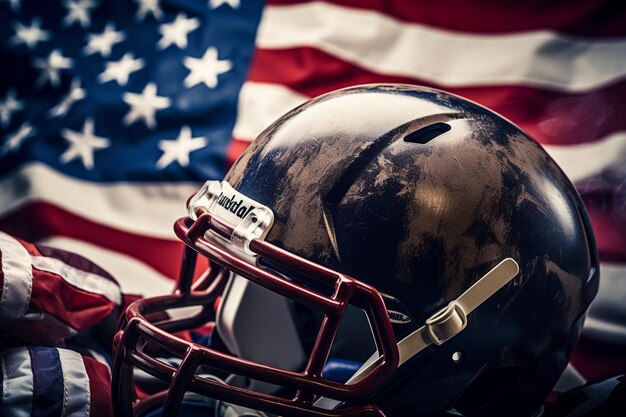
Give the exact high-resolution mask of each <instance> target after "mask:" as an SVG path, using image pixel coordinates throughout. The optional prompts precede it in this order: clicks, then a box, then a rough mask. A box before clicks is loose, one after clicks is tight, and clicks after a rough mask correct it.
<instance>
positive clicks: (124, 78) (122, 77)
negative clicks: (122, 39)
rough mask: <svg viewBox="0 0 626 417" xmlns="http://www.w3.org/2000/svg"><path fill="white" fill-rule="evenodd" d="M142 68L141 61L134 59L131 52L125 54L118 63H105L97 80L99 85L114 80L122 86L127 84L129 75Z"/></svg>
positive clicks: (142, 63)
mask: <svg viewBox="0 0 626 417" xmlns="http://www.w3.org/2000/svg"><path fill="white" fill-rule="evenodd" d="M143 67H144V61H143V59H141V58H137V59H135V57H134V55H133V54H132V53H131V52H127V53H126V54H124V56H123V57H122V59H120V60H119V61H111V62H107V67H106V69H105V70H104V71H103V72H102V73H101V74H100V75H99V76H98V78H99V79H100V82H101V83H106V82H108V81H111V80H115V81H117V83H118V84H119V85H121V86H124V85H126V84H127V83H128V77H129V76H130V74H131V73H133V72H135V71H139V70H140V69H142V68H143Z"/></svg>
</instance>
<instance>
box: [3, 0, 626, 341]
mask: <svg viewBox="0 0 626 417" xmlns="http://www.w3.org/2000/svg"><path fill="white" fill-rule="evenodd" d="M0 38H1V39H2V40H3V43H2V46H0V71H1V74H2V76H1V77H0V140H1V142H0V229H1V230H4V231H6V232H8V233H10V234H12V235H14V236H17V237H20V238H23V239H26V240H29V241H32V242H40V243H46V244H49V245H52V246H56V247H60V248H63V249H67V250H73V251H76V252H78V253H80V254H82V255H84V256H86V257H88V258H90V259H92V260H94V261H95V262H96V263H98V264H99V265H101V266H102V267H104V268H105V269H106V270H108V271H109V272H110V273H111V274H112V275H114V276H115V277H116V278H117V279H118V280H120V282H121V284H122V287H123V289H124V291H125V292H130V293H140V294H144V295H153V294H160V293H164V292H167V291H169V290H170V289H171V287H172V278H174V277H175V276H176V273H177V269H178V262H179V259H180V250H181V244H180V243H179V242H177V240H176V239H175V237H174V235H173V232H172V226H171V225H172V223H173V221H174V220H175V219H176V218H178V217H180V216H182V215H184V203H185V201H186V199H187V197H188V196H189V195H191V194H192V193H193V192H195V191H196V190H197V188H198V185H199V184H200V183H201V182H203V181H205V180H207V179H219V178H221V177H222V176H223V174H224V173H225V170H226V169H227V167H228V165H229V164H230V163H232V161H234V159H236V157H237V156H238V155H239V154H240V153H241V152H242V150H243V149H244V148H245V147H246V146H247V144H248V143H250V141H251V140H253V139H254V137H255V136H256V135H257V134H258V133H260V132H261V130H263V128H265V127H266V126H267V125H269V124H270V123H271V122H272V121H273V120H274V119H276V118H277V117H279V116H280V115H281V114H283V113H285V112H286V111H287V110H289V109H291V108H292V107H294V106H296V105H298V104H300V103H302V102H303V101H305V100H306V99H308V98H310V97H313V96H316V95H318V94H321V93H325V92H328V91H331V90H334V89H337V88H341V87H346V86H349V85H354V84H362V83H374V82H399V83H410V84H421V85H426V86H431V87H435V88H440V89H444V90H448V91H450V92H452V93H455V94H459V95H461V96H464V97H467V98H469V99H471V100H474V101H476V102H479V103H481V104H483V105H485V106H487V107H489V108H491V109H493V110H495V111H496V112H498V113H500V114H502V115H504V116H505V117H507V118H509V119H510V120H512V121H513V122H515V123H517V124H518V125H519V126H520V127H522V128H523V129H524V130H526V131H527V132H528V133H529V134H531V135H532V136H533V137H535V138H536V139H537V140H538V141H539V142H541V143H542V144H543V145H544V146H545V148H546V150H547V151H548V152H549V153H550V154H551V155H552V157H553V158H554V159H555V160H556V161H557V162H558V163H559V164H560V165H561V167H562V168H563V169H564V171H565V172H566V173H567V174H568V175H569V177H570V178H571V180H572V181H573V182H574V183H575V184H576V186H577V188H578V190H579V192H580V193H581V195H582V196H583V199H584V201H585V204H586V206H587V209H588V211H589V214H590V217H591V221H592V224H593V227H594V230H595V233H596V239H597V242H598V247H599V251H600V256H601V259H602V279H603V281H602V282H603V284H602V285H603V287H602V288H601V290H600V295H601V296H602V294H604V296H603V297H604V299H605V304H603V305H602V306H601V307H600V308H596V310H597V312H599V313H598V314H599V316H598V315H596V316H593V315H592V319H591V320H588V323H589V324H588V329H589V330H588V332H590V334H591V335H593V334H594V331H596V330H597V328H598V326H600V327H602V326H606V325H607V323H608V325H609V326H611V325H612V326H614V328H615V329H614V330H615V331H614V332H613V333H611V334H612V335H613V336H614V337H616V340H618V339H619V340H621V342H623V343H626V330H625V329H626V327H625V326H626V325H625V323H624V321H623V319H622V322H619V320H617V315H616V314H615V313H614V310H611V308H613V309H615V308H620V307H619V306H623V305H626V290H624V289H623V288H624V282H626V3H624V2H623V1H621V0H617V1H611V0H597V1H596V0H582V1H579V2H571V1H565V0H562V1H549V2H547V1H540V0H536V1H520V2H517V3H512V2H503V1H497V0H482V1H462V0H439V1H436V2H435V1H432V2H429V1H420V2H417V1H415V2H413V1H384V0H337V1H332V2H331V1H315V2H308V1H298V0H282V1H277V0H270V1H267V2H265V3H264V2H261V1H256V0H209V1H207V0H200V1H192V0H178V1H175V0H171V1H166V0H135V1H130V0H107V1H99V0H60V1H58V0H50V1H37V0H23V1H20V0H4V1H2V2H0ZM620 288H621V290H620ZM619 291H621V292H619ZM607 306H608V307H607ZM625 308H626V307H621V309H622V310H621V314H622V317H624V311H623V310H624V309H625ZM606 309H608V310H607V311H609V313H605V314H604V316H602V312H603V311H605V310H606ZM594 320H595V322H594ZM611 320H614V321H615V322H611ZM594 326H596V327H595V328H594Z"/></svg>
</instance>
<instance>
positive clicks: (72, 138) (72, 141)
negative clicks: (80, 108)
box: [60, 118, 111, 169]
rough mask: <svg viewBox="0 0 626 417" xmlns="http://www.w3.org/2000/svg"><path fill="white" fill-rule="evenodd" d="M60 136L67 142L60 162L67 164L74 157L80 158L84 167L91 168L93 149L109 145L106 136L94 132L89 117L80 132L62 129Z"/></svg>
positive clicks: (91, 120) (104, 147)
mask: <svg viewBox="0 0 626 417" xmlns="http://www.w3.org/2000/svg"><path fill="white" fill-rule="evenodd" d="M61 136H63V138H64V139H65V140H66V141H67V143H68V144H69V147H68V148H67V150H66V151H65V152H63V155H61V158H60V160H61V162H62V163H64V164H67V163H68V162H70V161H73V160H74V159H76V158H80V159H81V161H82V162H83V166H84V167H85V168H86V169H92V168H93V153H94V152H95V151H97V150H100V149H106V148H108V147H109V146H111V144H110V142H109V140H108V139H107V138H103V137H100V136H96V135H95V134H94V125H93V119H91V118H89V119H87V120H85V123H84V124H83V131H82V132H76V131H74V130H69V129H63V130H62V131H61Z"/></svg>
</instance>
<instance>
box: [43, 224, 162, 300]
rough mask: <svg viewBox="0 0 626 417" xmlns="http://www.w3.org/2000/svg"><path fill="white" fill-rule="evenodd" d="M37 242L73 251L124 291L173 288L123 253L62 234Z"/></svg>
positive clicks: (154, 291) (155, 291) (159, 291)
mask: <svg viewBox="0 0 626 417" xmlns="http://www.w3.org/2000/svg"><path fill="white" fill-rule="evenodd" d="M37 243H41V244H44V245H48V246H52V247H56V248H59V249H64V250H67V251H70V252H76V253H79V254H81V255H82V256H84V257H86V258H87V259H90V260H91V261H93V262H94V263H96V264H97V265H99V266H100V267H102V268H104V269H105V270H106V271H107V272H108V273H110V274H111V275H113V277H114V278H115V279H116V280H117V282H118V283H119V284H120V287H121V288H122V293H124V294H138V295H142V296H144V297H152V296H157V295H163V294H169V293H171V292H172V290H173V289H174V281H173V280H172V279H170V278H168V277H166V276H165V275H163V274H161V273H159V272H158V271H156V270H155V269H153V268H151V267H150V266H149V265H147V264H145V263H143V262H141V261H139V260H137V259H135V258H133V257H131V256H128V255H126V254H123V253H120V252H115V251H111V250H108V249H103V248H101V247H99V246H96V245H93V244H91V243H87V242H83V241H81V240H76V239H71V238H67V237H62V236H52V237H48V238H46V239H44V240H41V241H39V242H37Z"/></svg>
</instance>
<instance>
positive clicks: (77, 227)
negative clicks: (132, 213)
mask: <svg viewBox="0 0 626 417" xmlns="http://www.w3.org/2000/svg"><path fill="white" fill-rule="evenodd" d="M0 230H4V231H5V232H7V233H9V234H11V235H14V236H18V237H21V238H22V239H25V240H29V241H34V242H36V241H38V240H40V239H43V238H46V237H50V236H65V237H69V238H73V239H79V240H83V241H86V242H90V243H92V244H94V245H97V246H100V247H103V248H106V249H110V250H113V251H116V252H120V253H123V254H125V255H128V256H131V257H133V258H135V259H138V260H140V261H142V262H144V263H146V264H148V265H150V266H151V267H152V268H154V269H155V270H157V271H159V272H160V273H161V274H163V275H165V276H167V277H171V278H175V277H177V276H178V268H179V265H180V259H181V253H182V243H181V242H178V241H176V240H166V239H159V238H154V237H147V236H141V235H138V234H134V233H129V232H124V231H121V230H118V229H115V228H112V227H109V226H104V225H102V224H98V223H95V222H93V221H90V220H87V219H84V218H82V217H80V216H78V215H76V214H73V213H70V212H68V211H66V210H64V209H62V208H59V207H57V206H54V205H52V204H49V203H44V202H33V203H31V204H28V205H26V206H24V207H23V208H20V210H17V211H15V212H13V213H11V214H9V215H8V216H6V217H4V218H2V219H0ZM206 266H207V262H206V261H201V262H199V269H202V268H206ZM105 269H106V268H105ZM121 278H122V277H118V280H120V279H121ZM135 279H141V277H135Z"/></svg>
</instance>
